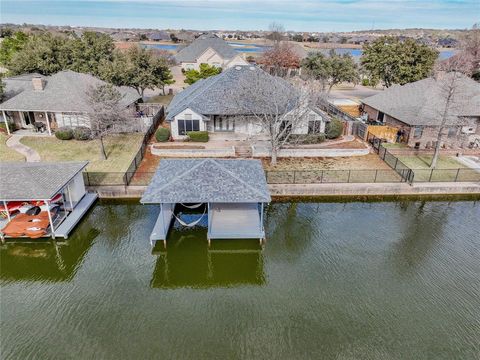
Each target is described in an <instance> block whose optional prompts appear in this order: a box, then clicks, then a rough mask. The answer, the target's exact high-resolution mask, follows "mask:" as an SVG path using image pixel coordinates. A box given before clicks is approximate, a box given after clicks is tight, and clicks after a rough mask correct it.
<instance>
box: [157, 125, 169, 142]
mask: <svg viewBox="0 0 480 360" xmlns="http://www.w3.org/2000/svg"><path fill="white" fill-rule="evenodd" d="M155 139H157V141H158V142H165V141H168V139H170V129H167V128H162V127H161V128H158V130H157V132H156V133H155Z"/></svg>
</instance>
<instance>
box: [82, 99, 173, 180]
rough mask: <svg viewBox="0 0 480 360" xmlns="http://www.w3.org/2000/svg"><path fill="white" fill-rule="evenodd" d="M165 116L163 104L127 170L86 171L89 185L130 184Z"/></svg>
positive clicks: (85, 177)
mask: <svg viewBox="0 0 480 360" xmlns="http://www.w3.org/2000/svg"><path fill="white" fill-rule="evenodd" d="M164 116H165V108H164V107H163V106H162V107H161V108H160V109H159V110H158V112H157V113H156V114H155V115H154V116H153V118H152V124H151V125H150V127H149V128H148V129H147V131H146V132H145V134H144V135H143V140H142V144H141V145H140V148H139V149H138V151H137V153H136V154H135V156H134V157H133V159H132V162H131V163H130V165H129V166H128V168H127V171H125V172H91V171H88V172H85V173H84V176H83V177H84V180H85V184H86V185H87V186H101V185H125V186H127V185H130V183H131V181H132V178H133V177H134V175H135V172H136V171H137V169H138V167H139V166H140V163H141V162H142V159H143V157H144V156H145V151H146V150H147V146H148V140H149V139H150V137H151V136H152V135H153V133H154V132H155V130H156V129H157V127H158V125H159V124H160V123H161V122H162V120H163V118H164Z"/></svg>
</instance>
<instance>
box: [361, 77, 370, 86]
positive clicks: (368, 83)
mask: <svg viewBox="0 0 480 360" xmlns="http://www.w3.org/2000/svg"><path fill="white" fill-rule="evenodd" d="M362 85H363V86H369V85H370V80H368V79H367V78H364V79H362Z"/></svg>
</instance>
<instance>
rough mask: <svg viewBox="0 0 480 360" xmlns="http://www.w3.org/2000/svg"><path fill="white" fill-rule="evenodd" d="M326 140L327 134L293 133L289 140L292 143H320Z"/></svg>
mask: <svg viewBox="0 0 480 360" xmlns="http://www.w3.org/2000/svg"><path fill="white" fill-rule="evenodd" d="M324 141H325V134H291V135H290V137H289V142H290V143H292V144H320V143H322V142H324Z"/></svg>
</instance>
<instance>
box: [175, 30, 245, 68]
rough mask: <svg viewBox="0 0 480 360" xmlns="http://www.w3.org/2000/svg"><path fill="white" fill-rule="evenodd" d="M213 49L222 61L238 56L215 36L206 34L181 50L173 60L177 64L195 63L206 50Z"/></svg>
mask: <svg viewBox="0 0 480 360" xmlns="http://www.w3.org/2000/svg"><path fill="white" fill-rule="evenodd" d="M208 48H211V49H213V50H214V51H215V52H216V53H217V54H218V55H220V56H221V57H222V58H224V59H227V60H228V59H233V58H234V57H235V56H237V55H238V52H237V51H235V49H234V48H233V47H231V46H230V45H228V43H227V42H226V41H224V40H222V39H220V38H219V37H217V36H216V35H213V34H206V35H201V36H199V37H198V38H197V39H195V40H194V41H193V42H192V43H191V44H190V45H188V46H186V47H184V48H183V49H181V50H180V51H179V52H178V53H177V54H176V55H175V59H176V60H177V61H178V62H195V61H197V59H198V58H199V57H200V56H201V55H202V54H203V53H204V52H205V51H206V50H207V49H208Z"/></svg>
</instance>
